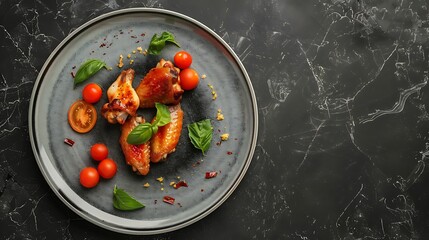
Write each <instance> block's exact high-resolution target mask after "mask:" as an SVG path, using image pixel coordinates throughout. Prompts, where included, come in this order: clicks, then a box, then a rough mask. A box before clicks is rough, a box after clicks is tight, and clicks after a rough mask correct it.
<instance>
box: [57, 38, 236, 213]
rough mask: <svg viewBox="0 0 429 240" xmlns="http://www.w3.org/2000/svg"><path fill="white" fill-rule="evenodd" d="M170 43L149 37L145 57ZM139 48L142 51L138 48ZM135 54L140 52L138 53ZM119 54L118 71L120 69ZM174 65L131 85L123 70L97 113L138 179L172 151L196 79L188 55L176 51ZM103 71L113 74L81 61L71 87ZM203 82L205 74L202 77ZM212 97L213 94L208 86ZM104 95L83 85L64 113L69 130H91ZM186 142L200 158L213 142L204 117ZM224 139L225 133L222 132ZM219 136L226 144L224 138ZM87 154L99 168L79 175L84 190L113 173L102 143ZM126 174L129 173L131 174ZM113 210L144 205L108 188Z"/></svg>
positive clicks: (98, 63)
mask: <svg viewBox="0 0 429 240" xmlns="http://www.w3.org/2000/svg"><path fill="white" fill-rule="evenodd" d="M168 44H173V45H176V46H177V47H180V46H179V44H178V43H177V42H176V40H175V38H174V35H173V34H171V33H169V32H163V33H162V34H161V35H160V36H158V35H157V34H154V36H153V37H152V40H151V42H150V44H149V48H148V50H145V53H147V54H153V55H158V54H160V53H161V51H162V49H163V48H164V47H165V46H166V45H168ZM140 50H141V49H140ZM140 50H139V51H140ZM122 61H123V58H122V55H121V57H120V62H119V64H118V67H119V68H121V67H122V66H123V62H122ZM173 61H174V63H173V62H172V61H170V60H165V59H163V58H161V60H160V61H159V62H158V63H157V64H156V66H154V67H153V68H151V69H150V70H149V71H148V72H147V73H146V74H145V76H144V77H143V78H142V79H141V80H140V82H139V84H138V85H137V87H136V88H134V87H133V81H134V80H135V70H134V69H133V68H128V69H125V70H122V71H121V72H120V73H119V75H118V77H117V78H116V80H115V81H114V82H113V83H112V84H111V85H110V87H109V88H108V89H107V91H106V93H105V95H106V96H107V99H108V102H106V103H104V104H103V105H102V108H101V109H100V112H99V113H100V115H101V116H102V117H103V118H104V119H103V120H105V121H107V122H108V123H110V124H113V125H117V127H118V128H120V131H121V133H120V137H119V140H118V142H119V144H118V145H119V146H120V147H121V150H122V153H123V156H124V159H125V162H126V164H128V165H129V166H130V167H131V169H132V171H133V172H135V173H136V174H138V175H142V176H145V175H147V174H148V173H149V171H150V165H151V163H152V164H155V163H158V162H161V161H165V160H166V159H167V158H168V155H169V154H171V153H173V152H174V151H175V150H176V147H177V145H178V143H179V139H180V136H181V133H182V127H183V116H184V110H183V109H182V107H181V100H182V95H183V93H184V92H185V91H192V90H193V89H195V88H196V87H197V86H198V84H199V81H200V76H199V75H198V73H197V71H195V70H194V69H192V68H191V65H192V56H191V54H189V53H188V52H186V51H184V50H180V51H178V52H177V53H176V54H175V55H174V58H173ZM103 68H105V69H107V70H110V71H111V70H112V68H110V67H108V66H107V65H106V63H104V62H103V61H102V60H99V59H90V60H87V61H86V62H84V63H83V64H82V65H81V66H80V67H79V69H78V70H77V72H76V74H75V75H74V85H75V86H76V85H78V84H82V83H83V82H85V81H86V80H88V79H90V78H92V77H94V76H95V75H96V73H97V72H98V71H100V70H102V69H103ZM202 78H205V75H202ZM209 87H210V89H211V91H212V94H213V99H216V97H217V93H216V92H215V91H214V88H213V86H211V85H209ZM102 96H103V90H102V88H101V87H100V86H99V85H98V84H96V83H92V82H91V83H88V84H86V85H85V87H84V88H83V90H82V99H78V100H76V101H75V102H74V103H72V104H71V106H70V108H69V110H68V123H69V125H70V127H71V128H72V129H73V130H74V131H76V132H78V133H81V134H85V133H88V132H90V131H91V130H92V129H93V128H94V126H95V124H96V122H97V121H100V120H99V119H98V118H97V114H98V112H97V109H95V107H94V105H93V104H95V103H97V102H99V101H100V100H101V97H102ZM148 108H155V109H156V115H155V117H153V119H145V117H144V116H143V115H141V114H139V113H138V109H148ZM223 118H224V116H223V115H222V113H221V110H220V109H219V110H218V113H217V120H219V121H221V120H223ZM188 131H189V140H190V142H191V143H192V145H193V146H194V147H195V148H197V149H200V150H201V151H202V154H204V152H205V151H207V150H208V148H209V147H210V143H211V140H212V135H213V134H212V132H213V127H212V125H211V122H210V120H209V119H204V120H202V121H199V122H194V123H190V124H188ZM224 135H225V134H224ZM224 135H222V136H221V140H223V141H226V140H227V139H228V136H224ZM65 143H67V144H68V145H70V146H73V144H74V140H71V139H69V138H66V139H65ZM89 151H90V156H91V158H92V159H93V160H94V161H97V162H99V163H98V167H97V168H95V167H85V168H83V169H82V170H81V172H80V176H79V177H80V179H79V181H80V183H81V185H82V186H83V187H85V188H93V187H95V186H97V184H98V182H99V181H100V178H103V179H111V178H113V177H114V176H115V174H116V172H117V169H118V168H117V164H116V162H115V160H113V159H111V158H108V152H109V150H108V147H107V146H106V145H105V144H103V143H95V144H94V145H93V146H92V147H91V148H90V149H89ZM130 172H131V171H130ZM216 175H217V172H216V171H213V172H206V174H205V178H206V179H209V178H213V177H216ZM180 187H188V185H187V183H186V182H185V181H179V182H178V183H175V184H174V188H180ZM163 201H164V202H166V203H169V204H173V203H174V198H173V197H171V196H164V198H163ZM113 206H114V207H115V208H117V209H119V210H135V209H139V208H143V207H144V205H143V204H142V203H140V202H138V201H137V200H136V199H134V198H133V197H132V196H130V195H129V194H128V193H127V192H126V191H125V190H124V189H120V188H117V187H116V185H115V187H114V189H113Z"/></svg>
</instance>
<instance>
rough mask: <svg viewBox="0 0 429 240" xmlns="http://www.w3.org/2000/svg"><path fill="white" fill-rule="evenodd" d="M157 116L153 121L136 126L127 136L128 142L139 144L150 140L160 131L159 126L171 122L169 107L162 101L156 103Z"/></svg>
mask: <svg viewBox="0 0 429 240" xmlns="http://www.w3.org/2000/svg"><path fill="white" fill-rule="evenodd" d="M155 107H156V110H157V112H156V117H155V121H154V122H153V123H141V124H139V125H138V126H137V127H135V128H134V129H133V130H132V131H131V132H130V133H129V134H128V136H127V143H129V144H133V145H138V144H143V143H145V142H147V141H149V140H150V139H151V138H152V136H153V135H154V134H156V133H157V132H158V127H162V126H164V125H166V124H168V123H169V122H171V116H170V111H169V110H168V107H167V106H165V105H164V104H161V103H155Z"/></svg>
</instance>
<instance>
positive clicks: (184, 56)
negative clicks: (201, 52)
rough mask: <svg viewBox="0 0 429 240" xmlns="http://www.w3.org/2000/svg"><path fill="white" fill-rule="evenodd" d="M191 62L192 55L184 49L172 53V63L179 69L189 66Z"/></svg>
mask: <svg viewBox="0 0 429 240" xmlns="http://www.w3.org/2000/svg"><path fill="white" fill-rule="evenodd" d="M191 64H192V56H191V54H189V53H188V52H186V51H179V52H177V53H176V54H175V55H174V65H176V66H177V67H178V68H180V69H185V68H188V67H190V66H191Z"/></svg>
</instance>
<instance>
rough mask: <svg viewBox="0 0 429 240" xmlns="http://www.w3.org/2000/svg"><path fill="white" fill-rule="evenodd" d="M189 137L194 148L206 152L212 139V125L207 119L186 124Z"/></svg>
mask: <svg viewBox="0 0 429 240" xmlns="http://www.w3.org/2000/svg"><path fill="white" fill-rule="evenodd" d="M188 131H189V138H190V139H191V143H192V145H194V147H195V148H197V149H200V150H201V151H202V152H203V154H204V152H206V151H207V150H208V149H209V147H210V143H211V141H212V135H213V127H212V124H211V122H210V120H209V119H205V120H202V121H199V122H195V123H191V124H189V125H188Z"/></svg>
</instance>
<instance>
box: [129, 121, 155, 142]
mask: <svg viewBox="0 0 429 240" xmlns="http://www.w3.org/2000/svg"><path fill="white" fill-rule="evenodd" d="M152 135H153V129H152V124H150V123H141V124H139V125H138V126H137V127H135V128H134V129H133V130H132V131H131V132H130V133H129V134H128V136H127V143H129V144H133V145H137V144H143V143H145V142H147V141H149V139H150V138H151V137H152Z"/></svg>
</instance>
